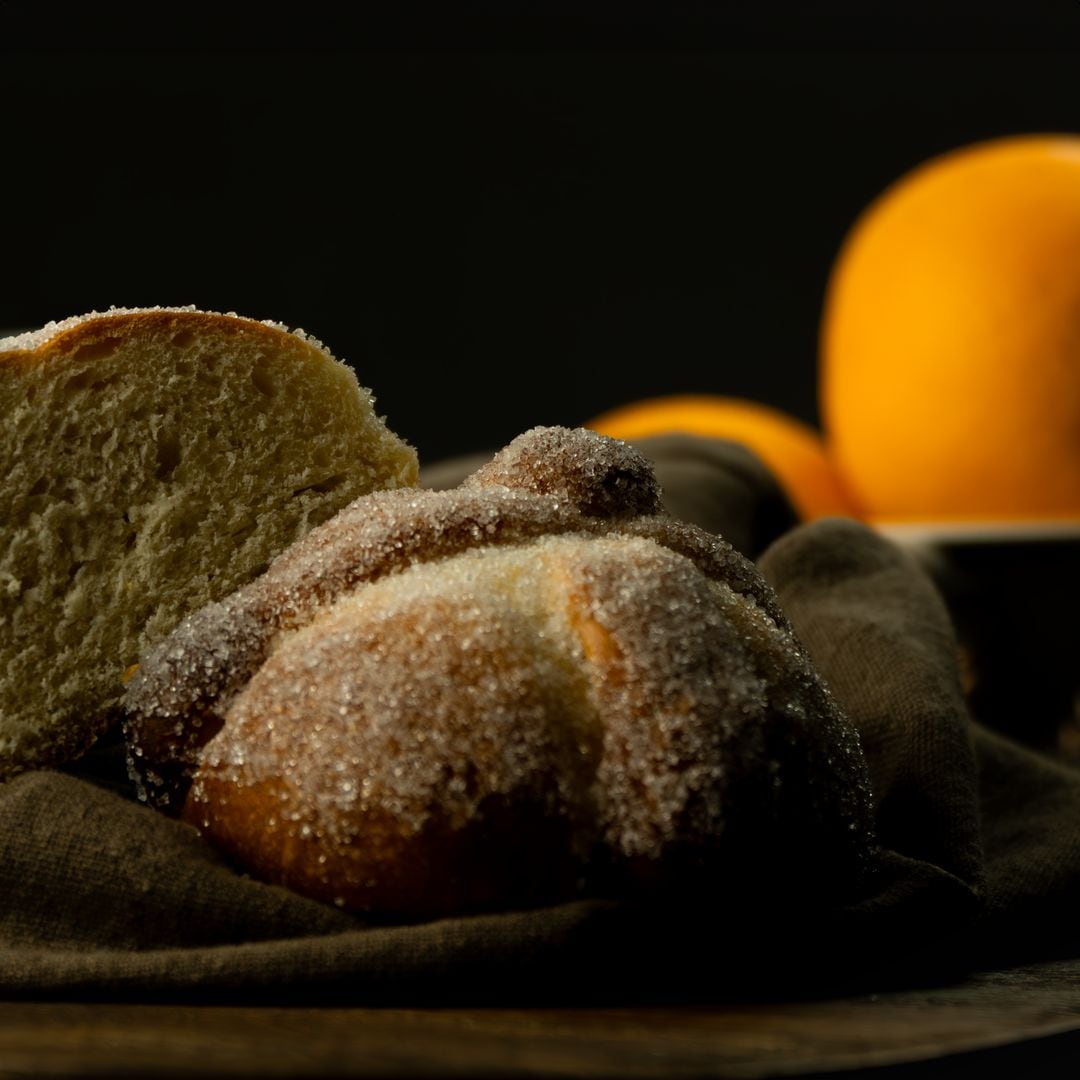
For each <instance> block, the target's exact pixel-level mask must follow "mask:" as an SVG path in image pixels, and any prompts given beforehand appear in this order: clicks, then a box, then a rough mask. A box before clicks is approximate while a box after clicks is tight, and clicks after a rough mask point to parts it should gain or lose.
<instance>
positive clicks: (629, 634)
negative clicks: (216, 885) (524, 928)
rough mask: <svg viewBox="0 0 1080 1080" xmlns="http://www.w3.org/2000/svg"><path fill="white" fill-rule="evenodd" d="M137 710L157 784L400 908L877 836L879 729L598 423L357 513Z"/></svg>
mask: <svg viewBox="0 0 1080 1080" xmlns="http://www.w3.org/2000/svg"><path fill="white" fill-rule="evenodd" d="M613 477H614V478H615V480H614V481H613V479H612V478H613ZM615 492H617V497H616V495H615V494H613V493H615ZM127 707H128V710H129V721H128V723H129V732H130V738H131V745H132V750H133V758H132V759H133V765H134V768H135V771H136V773H137V775H139V777H140V780H141V783H142V784H143V789H144V793H145V796H146V797H147V798H149V799H150V800H151V801H154V802H156V803H158V804H165V803H168V802H169V801H170V800H171V802H172V805H173V809H174V810H177V811H179V812H181V813H182V814H183V815H184V816H185V817H186V818H187V819H188V820H191V821H192V822H194V823H195V824H196V825H197V826H198V827H199V828H201V829H202V830H203V831H204V833H205V834H206V835H207V836H208V837H209V838H211V839H212V840H213V841H214V842H216V843H218V844H219V845H220V846H221V847H222V848H223V849H224V850H226V851H227V852H229V853H230V854H231V855H232V856H233V857H234V858H235V859H236V860H237V861H238V862H239V863H240V864H241V865H244V866H247V867H248V868H249V869H251V870H252V871H253V872H255V873H257V874H258V875H259V876H261V877H264V878H265V879H267V880H271V881H276V882H279V883H282V884H285V885H288V886H290V887H292V888H294V889H296V890H297V891H300V892H304V893H306V894H308V895H312V896H315V897H318V898H321V899H325V900H328V901H336V902H340V903H343V904H345V905H346V906H348V907H351V908H354V909H356V910H361V911H367V912H372V913H376V914H380V915H388V916H395V917H430V916H433V915H442V914H449V913H454V912H458V911H468V910H475V909H478V908H491V907H509V906H519V905H522V904H530V903H540V902H548V901H552V900H558V899H564V898H566V897H568V896H572V895H575V894H576V893H578V892H579V891H581V890H582V889H585V890H600V891H605V890H608V891H610V890H611V889H612V888H625V887H629V885H630V884H631V883H632V882H635V881H645V880H648V881H655V880H657V879H658V878H659V879H660V880H663V878H664V876H665V875H671V876H674V877H679V876H681V875H683V874H685V873H691V874H695V875H697V879H701V880H704V879H709V880H713V879H715V878H716V876H717V875H718V874H721V875H722V871H723V867H724V866H725V865H727V863H726V862H725V860H728V859H729V857H730V853H732V852H736V851H742V852H743V854H744V855H745V851H746V850H748V849H749V848H753V847H754V845H756V844H758V843H761V842H766V840H767V843H768V844H771V845H772V848H773V855H774V856H777V855H778V853H779V852H780V851H781V849H783V850H784V851H785V852H787V854H788V855H793V854H794V853H797V851H798V849H799V848H800V847H805V846H806V845H810V846H816V848H817V849H821V850H824V849H828V850H829V851H831V852H832V853H833V855H834V856H835V858H836V859H837V860H839V861H840V862H843V861H845V860H846V861H847V862H848V863H851V864H852V865H853V864H854V863H855V862H857V856H858V852H860V851H862V850H863V849H864V848H865V846H866V844H867V842H868V826H867V822H868V801H869V800H868V793H867V789H866V782H865V767H864V763H863V761H862V757H861V751H860V748H859V744H858V738H857V736H856V734H855V732H854V730H853V729H852V728H851V726H850V725H849V724H848V723H847V721H846V720H845V718H844V717H843V715H842V714H841V713H840V711H839V710H838V708H837V707H836V705H835V704H834V703H833V701H832V700H831V698H830V697H829V695H828V692H827V690H826V689H825V688H824V687H823V686H822V684H821V683H820V681H819V680H818V678H817V677H816V675H815V673H814V672H813V670H812V668H811V667H810V665H809V663H808V661H807V659H806V657H805V654H804V653H803V651H802V649H801V648H800V646H799V644H798V642H797V641H796V640H795V638H794V636H793V634H792V633H791V630H790V627H789V626H788V624H787V622H786V620H785V619H784V617H783V614H782V612H780V610H779V607H778V605H777V604H776V601H775V597H774V596H773V594H772V593H771V590H770V589H769V588H768V586H767V585H766V584H765V582H764V581H763V579H761V577H760V576H759V575H758V574H757V572H756V570H755V569H754V567H753V566H752V565H751V564H750V563H748V562H747V561H746V560H745V559H743V558H742V557H741V556H740V555H738V554H737V553H736V552H734V551H733V550H732V549H731V548H730V547H729V546H728V545H727V544H726V543H724V541H722V540H721V539H719V538H717V537H715V536H712V535H710V534H707V533H704V532H703V531H702V530H700V529H695V528H694V527H693V526H689V525H685V524H682V523H679V522H675V521H673V520H672V519H670V518H669V517H667V516H666V515H664V514H663V513H661V512H660V511H659V501H658V489H657V488H656V485H655V480H654V479H653V478H652V476H651V473H650V471H649V469H648V467H647V465H644V464H643V463H642V459H640V458H639V457H638V455H636V453H635V452H634V451H633V450H631V449H630V448H629V447H627V446H626V445H625V444H623V443H619V442H616V441H614V440H610V439H604V438H602V437H599V436H595V435H592V434H591V433H584V434H583V433H580V432H568V431H564V430H562V429H534V430H533V431H532V432H527V433H526V434H525V435H524V436H521V437H520V438H519V440H515V444H512V445H511V447H510V448H508V450H507V451H504V452H503V453H502V454H501V455H499V456H497V457H496V459H495V460H494V461H493V462H492V463H491V464H490V465H488V466H485V467H484V468H482V469H481V470H479V471H478V473H476V474H474V476H473V477H472V478H470V480H469V481H467V482H466V483H465V484H464V485H462V487H460V488H458V489H455V490H452V491H443V492H432V491H391V492H380V493H376V494H372V495H370V496H365V497H364V498H362V499H359V500H357V501H356V502H354V503H353V504H352V505H351V506H349V507H347V508H346V509H345V510H344V511H342V512H341V513H340V514H339V515H338V516H337V517H335V518H333V519H331V520H330V521H328V522H327V523H325V524H324V525H322V526H321V527H319V528H317V529H316V530H314V531H313V532H311V533H310V534H308V536H307V537H305V538H304V539H303V540H302V541H300V542H298V543H297V544H295V545H294V546H293V547H292V548H290V549H289V550H288V551H286V552H284V553H283V554H282V555H281V556H279V557H278V559H277V560H275V562H274V563H273V564H272V565H271V566H270V568H269V570H268V571H267V572H266V573H265V574H264V575H263V576H262V577H261V578H259V579H257V580H256V581H255V582H253V583H252V584H251V585H249V586H247V587H246V588H244V589H242V590H240V591H239V592H238V593H236V594H234V596H232V597H230V598H229V599H228V600H226V601H225V602H224V603H222V604H217V605H211V606H210V607H208V608H206V609H203V611H201V612H199V613H197V614H196V615H195V616H193V617H192V618H190V619H189V620H187V621H186V622H185V623H184V624H183V625H182V626H181V627H180V628H179V629H178V630H177V632H176V633H175V634H174V635H173V637H172V638H170V639H169V640H168V641H166V642H165V643H164V644H163V645H162V646H161V647H160V648H159V649H158V650H156V651H155V652H154V653H152V654H151V655H149V656H148V657H147V658H146V659H145V660H144V662H143V664H142V665H141V667H140V671H139V673H138V675H137V677H136V679H135V680H134V681H133V683H132V685H131V688H130V690H129V693H128V699H127ZM782 836H783V837H785V838H786V839H782V838H781V837H782ZM785 845H786V847H785ZM755 850H756V849H755Z"/></svg>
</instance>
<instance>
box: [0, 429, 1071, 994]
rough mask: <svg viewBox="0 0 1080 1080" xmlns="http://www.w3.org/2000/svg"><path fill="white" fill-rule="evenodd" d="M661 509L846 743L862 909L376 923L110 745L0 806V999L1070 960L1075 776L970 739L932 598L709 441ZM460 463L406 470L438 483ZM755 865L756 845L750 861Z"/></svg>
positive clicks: (671, 987) (926, 586)
mask: <svg viewBox="0 0 1080 1080" xmlns="http://www.w3.org/2000/svg"><path fill="white" fill-rule="evenodd" d="M641 447H642V449H643V450H644V451H645V452H646V453H647V454H648V455H649V456H650V457H652V458H653V460H654V461H655V463H656V467H657V472H658V475H659V478H660V480H661V483H662V484H663V485H664V489H665V499H666V502H667V505H668V508H669V509H670V510H671V511H672V512H673V513H676V514H678V515H680V516H682V517H684V518H686V519H688V520H692V521H694V522H695V523H698V524H701V525H703V526H705V527H707V528H710V529H713V530H714V531H719V532H721V533H722V534H724V535H726V536H728V537H730V538H732V539H733V541H737V544H736V546H738V547H740V548H741V549H742V550H743V551H744V552H747V553H749V554H751V555H753V556H758V555H760V559H759V565H760V567H761V570H762V572H763V573H764V575H765V576H766V578H767V579H768V580H769V581H770V583H771V584H772V586H773V587H774V589H775V590H776V591H777V594H778V596H779V598H780V601H781V604H782V605H783V607H784V609H785V611H786V612H787V614H788V615H789V617H790V619H791V622H792V624H793V626H794V628H795V630H796V633H797V634H798V636H799V637H800V639H801V640H802V641H803V642H804V644H805V645H806V647H807V649H808V651H809V653H810V655H811V657H812V659H813V661H814V663H815V665H816V667H817V668H818V670H819V671H820V673H821V674H822V676H823V677H824V679H825V681H826V682H827V684H828V685H829V687H830V688H831V690H832V692H833V694H834V695H835V697H836V698H837V700H838V701H839V703H840V704H841V706H842V707H843V708H844V709H845V711H846V712H847V714H848V716H849V717H850V718H851V719H852V721H853V722H854V723H855V725H856V726H857V728H858V730H859V732H860V734H861V738H862V742H863V749H864V752H865V755H866V758H867V762H868V765H869V769H870V774H871V777H872V781H873V799H874V810H875V819H876V827H877V840H878V847H877V849H876V851H875V854H874V859H873V865H872V867H871V869H870V873H869V874H868V876H867V878H866V882H865V886H864V888H863V890H862V892H861V894H860V895H859V896H856V897H853V898H851V900H850V901H849V902H846V903H844V904H842V905H838V906H836V907H825V906H822V905H821V904H818V903H816V902H815V901H814V900H813V899H812V898H813V897H814V896H815V895H818V890H816V889H815V888H813V883H812V882H807V883H806V886H807V887H806V889H805V890H803V891H802V892H800V890H798V889H788V890H785V892H784V894H783V895H778V896H776V897H775V898H774V899H773V901H772V902H771V903H767V904H765V905H759V906H756V907H755V910H753V911H749V910H746V908H745V907H744V906H742V905H741V903H740V895H741V894H740V889H739V883H738V882H733V883H732V889H731V896H730V900H729V901H728V902H725V903H723V904H720V903H718V902H716V901H715V900H712V901H709V903H708V904H703V903H701V902H699V901H698V899H697V898H694V897H686V898H685V899H684V900H683V901H682V902H680V903H679V905H678V907H677V909H672V907H670V906H667V907H663V908H662V907H659V906H652V907H646V906H643V905H641V904H637V905H634V904H630V903H625V902H624V903H618V902H614V901H608V900H582V901H580V902H577V903H571V904H564V905H560V906H558V907H553V908H546V909H541V910H535V911H523V912H508V913H504V914H493V915H483V916H475V917H469V918H457V919H444V920H439V921H436V922H429V923H418V924H415V925H404V926H400V925H399V926H386V925H383V926H376V925H371V924H365V923H364V922H363V921H362V920H360V919H358V918H356V917H354V916H351V915H349V914H346V913H344V912H342V911H340V910H338V909H336V908H334V907H329V906H324V905H321V904H318V903H315V902H313V901H310V900H306V899H303V898H301V897H299V896H296V895H294V894H292V893H290V892H288V891H286V890H284V889H280V888H277V887H274V886H268V885H264V884H262V883H260V882H257V881H254V880H251V879H250V878H247V877H245V876H243V875H241V874H239V873H237V872H236V871H235V870H234V869H233V868H231V867H230V866H228V865H227V864H226V863H225V862H224V861H223V860H222V859H221V858H220V857H219V856H218V855H217V854H216V853H215V851H214V850H213V849H212V848H210V847H209V846H208V845H207V844H205V843H204V842H203V841H202V840H201V839H200V838H199V837H198V836H197V834H196V833H195V832H194V830H192V829H191V828H189V827H188V826H185V825H182V824H180V823H178V822H176V821H173V820H171V819H169V818H166V817H164V816H162V815H160V814H158V813H156V812H154V811H152V810H150V809H148V808H147V807H145V806H143V805H141V804H139V803H137V802H135V801H133V800H132V798H131V795H130V791H129V790H128V789H127V785H126V781H125V777H124V772H123V768H122V753H121V748H120V747H118V746H113V747H112V748H110V747H109V746H108V745H104V746H103V747H102V748H101V749H100V750H99V751H98V752H97V753H96V754H94V755H91V756H90V757H89V758H88V759H87V760H86V761H85V762H83V763H81V764H80V765H79V766H77V767H75V768H73V769H72V770H69V771H68V772H34V773H28V774H24V775H22V776H20V777H17V778H16V779H14V780H12V781H11V782H9V783H7V784H6V785H4V786H2V787H0V997H6V998H38V999H43V998H69V999H70V998H92V999H95V1000H102V999H109V998H113V999H119V998H130V999H136V1000H142V1001H163V1000H185V999H191V1000H195V999H197V1000H199V1001H207V1000H228V1001H236V1000H274V1001H278V1002H281V1001H311V1000H333V1001H350V1002H378V1003H390V1002H397V1003H402V1002H409V1003H421V1002H423V1003H430V1002H445V1003H451V1002H463V1001H477V1000H498V1001H500V1002H503V1003H505V1002H507V1001H511V1000H518V1001H534V1000H558V1001H562V1002H569V1001H573V1000H616V999H617V1000H628V999H629V1000H635V1001H655V1000H663V999H670V998H672V997H686V996H691V997H696V998H699V999H700V998H717V997H729V996H732V995H739V996H745V995H747V994H762V993H792V992H796V991H798V990H800V989H801V990H819V991H822V992H826V991H828V990H829V989H830V988H835V987H836V986H837V985H850V984H851V980H857V981H858V983H859V985H869V984H873V983H875V982H880V981H881V980H884V979H886V978H896V977H898V973H899V974H902V973H904V972H908V973H916V974H917V975H918V976H919V977H925V976H926V975H927V974H928V973H932V972H935V971H939V970H940V965H941V964H943V963H944V964H948V965H959V964H963V965H977V966H986V965H992V964H996V963H999V962H1002V960H1003V959H1007V958H1011V957H1016V956H1025V957H1031V956H1034V955H1043V954H1046V953H1052V954H1056V955H1066V954H1068V953H1069V952H1070V951H1072V950H1074V949H1076V948H1077V947H1078V946H1080V942H1077V941H1076V940H1075V937H1076V933H1075V931H1074V929H1073V926H1074V924H1075V919H1074V918H1073V915H1072V913H1073V911H1074V910H1075V906H1076V904H1077V902H1078V901H1080V771H1078V770H1075V769H1073V768H1072V767H1070V766H1068V765H1065V764H1062V763H1059V762H1056V761H1053V760H1051V759H1050V758H1048V757H1046V756H1044V755H1042V754H1040V753H1036V752H1035V751H1033V750H1030V749H1027V748H1025V747H1023V746H1021V745H1019V744H1017V743H1016V742H1013V741H1010V740H1009V739H1007V738H1005V737H1003V736H1001V735H999V734H996V733H994V732H991V731H989V730H987V729H985V728H983V727H981V726H980V725H979V724H978V723H977V722H976V721H975V720H973V718H972V716H971V715H970V709H969V705H968V702H967V701H966V700H965V697H964V692H963V689H962V687H961V684H960V679H959V673H958V665H957V645H956V640H955V636H954V633H953V630H952V626H951V623H950V618H949V613H948V611H947V610H946V607H945V604H944V602H943V600H942V597H941V596H940V595H939V593H938V592H937V591H936V589H935V588H934V586H933V584H932V582H931V581H930V579H929V578H928V577H927V576H926V575H925V573H924V572H923V571H922V570H921V569H920V567H919V566H918V565H916V564H915V562H913V561H912V560H911V559H910V558H909V557H908V556H907V555H905V554H904V553H903V552H902V551H900V550H899V549H898V548H896V547H895V546H893V545H892V544H890V543H888V542H887V541H886V540H884V539H882V538H881V537H880V536H878V535H877V534H875V533H874V532H872V531H871V530H870V529H868V528H866V527H864V526H862V525H859V524H857V523H855V522H852V521H847V520H841V519H830V520H824V521H819V522H816V523H813V524H810V525H796V524H795V518H794V515H793V513H792V511H791V509H790V507H789V506H788V504H787V502H786V500H785V499H784V497H783V495H782V494H781V492H780V489H779V488H778V486H777V485H776V483H775V482H774V481H773V479H772V478H771V476H770V475H769V474H768V472H767V471H766V470H765V469H764V467H763V466H761V465H760V463H759V462H757V461H756V459H754V458H753V457H752V456H751V455H749V453H748V452H747V451H745V450H744V449H743V448H741V447H737V446H734V445H733V444H728V443H724V442H721V441H719V440H706V439H691V438H688V437H669V438H665V439H663V440H646V441H643V443H642V444H641ZM473 464H475V462H473V461H469V462H460V463H447V464H446V465H444V466H443V467H441V469H438V470H433V471H431V472H429V473H428V474H427V477H426V479H427V482H428V483H430V484H432V486H449V484H451V483H454V482H456V481H457V480H458V479H460V476H461V474H462V473H463V472H465V471H468V469H469V467H471V466H472V465H473ZM768 856H769V853H768V852H767V851H763V852H762V858H763V859H767V858H768Z"/></svg>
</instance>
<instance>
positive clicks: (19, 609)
mask: <svg viewBox="0 0 1080 1080" xmlns="http://www.w3.org/2000/svg"><path fill="white" fill-rule="evenodd" d="M0 415H2V416H3V424H4V430H3V436H2V438H0V487H2V491H0V779H2V778H4V777H6V776H9V775H11V774H13V773H15V772H18V771H21V770H23V769H26V768H30V767H35V766H41V765H51V764H57V763H60V762H63V761H65V760H68V759H70V758H73V757H75V756H78V755H79V754H80V753H81V752H82V751H83V750H84V749H85V748H86V747H87V746H89V745H90V744H91V743H92V742H93V740H94V739H95V737H96V736H97V735H99V734H100V733H101V732H102V731H104V730H105V729H106V728H107V727H108V726H109V724H110V722H111V718H112V716H113V714H114V711H115V707H116V704H117V702H118V700H119V698H120V695H121V693H122V691H123V683H124V679H125V675H126V673H128V672H129V670H130V669H131V667H132V665H134V664H135V663H137V661H138V658H139V655H140V653H141V652H142V651H143V649H144V648H145V647H146V646H147V645H149V644H151V643H153V642H154V641H156V640H158V639H160V638H161V637H163V636H164V635H165V634H167V633H168V632H169V631H170V630H172V629H173V627H174V626H175V625H176V624H177V622H178V621H179V620H180V619H181V618H182V617H183V616H184V615H185V614H186V613H187V612H189V611H191V610H193V609H196V608H199V607H201V606H202V605H203V604H205V603H207V602H208V601H210V600H213V599H215V598H217V597H221V596H225V595H227V594H228V593H230V592H232V591H233V590H234V589H236V588H237V587H238V586H239V585H242V584H243V583H244V582H246V581H249V580H250V579H252V578H253V577H254V576H256V575H257V574H258V573H259V572H260V571H261V570H262V569H263V568H264V567H265V566H266V564H267V563H268V562H269V560H270V559H271V558H273V556H274V555H276V554H277V553H278V552H279V551H281V550H282V549H283V548H285V547H287V546H288V545H289V544H291V543H292V542H293V541H294V540H296V539H297V538H298V537H300V536H301V535H303V534H304V533H306V532H307V531H308V530H309V529H310V528H312V527H313V526H314V525H317V524H318V523H320V522H322V521H325V520H326V519H327V518H329V517H331V516H332V515H333V514H334V513H336V512H337V511H338V510H339V509H340V508H341V507H343V506H345V505H346V504H347V503H349V502H351V501H352V500H353V499H355V498H356V497H358V496H360V495H363V494H366V493H368V492H370V491H373V490H376V489H382V488H396V487H404V486H410V485H412V484H414V483H415V482H416V474H417V462H416V454H415V452H414V451H413V450H412V448H411V447H409V446H408V445H406V444H405V443H404V442H403V441H402V440H400V439H399V438H397V436H395V435H394V434H392V433H391V432H390V431H389V430H388V428H387V427H386V425H385V423H384V422H383V420H382V419H381V418H379V417H378V416H377V415H376V413H375V411H374V407H373V399H372V397H371V394H370V393H369V392H368V391H367V390H364V389H362V388H361V387H360V385H359V384H358V382H357V378H356V375H355V374H354V373H353V371H352V369H351V368H349V367H347V366H346V365H345V364H343V363H341V362H340V361H338V360H335V359H334V358H333V357H332V356H331V355H330V353H329V352H328V351H327V350H326V349H325V348H324V347H323V346H322V345H321V344H320V343H318V342H317V341H315V340H313V339H312V338H310V337H307V336H306V335H304V333H303V332H302V331H296V332H290V331H288V330H287V329H286V328H285V327H283V326H280V325H277V324H273V323H269V322H258V321H255V320H251V319H245V318H239V317H237V316H235V315H220V314H213V313H208V312H201V311H196V310H195V309H163V308H162V309H158V308H153V309H128V310H123V309H113V310H110V311H108V312H105V313H102V314H99V313H92V314H90V315H84V316H80V317H77V318H74V319H68V320H65V321H63V322H59V323H52V324H50V325H48V326H46V327H44V328H43V329H42V330H38V331H34V332H31V333H28V334H23V335H20V336H18V337H13V338H7V339H3V340H0Z"/></svg>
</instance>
